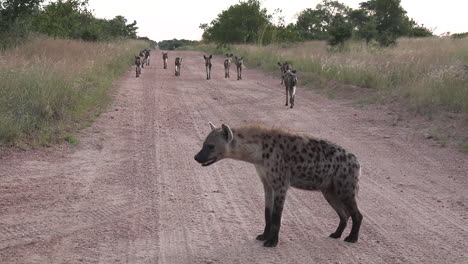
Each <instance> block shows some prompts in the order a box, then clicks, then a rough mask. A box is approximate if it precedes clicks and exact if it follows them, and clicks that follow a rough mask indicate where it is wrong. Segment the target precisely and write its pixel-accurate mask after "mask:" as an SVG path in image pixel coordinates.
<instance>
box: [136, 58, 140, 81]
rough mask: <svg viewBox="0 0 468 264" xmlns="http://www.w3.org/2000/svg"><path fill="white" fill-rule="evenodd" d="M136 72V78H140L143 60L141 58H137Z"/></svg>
mask: <svg viewBox="0 0 468 264" xmlns="http://www.w3.org/2000/svg"><path fill="white" fill-rule="evenodd" d="M135 72H136V77H137V78H138V77H140V74H141V58H140V56H135Z"/></svg>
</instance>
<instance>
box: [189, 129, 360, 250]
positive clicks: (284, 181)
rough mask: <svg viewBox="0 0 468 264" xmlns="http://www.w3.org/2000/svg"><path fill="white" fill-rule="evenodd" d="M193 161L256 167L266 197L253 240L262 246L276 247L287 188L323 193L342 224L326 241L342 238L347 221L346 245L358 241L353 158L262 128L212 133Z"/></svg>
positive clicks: (356, 169) (327, 146)
mask: <svg viewBox="0 0 468 264" xmlns="http://www.w3.org/2000/svg"><path fill="white" fill-rule="evenodd" d="M210 126H211V129H212V131H211V133H210V134H209V135H208V136H207V138H206V139H205V142H204V143H203V147H202V149H201V150H200V152H199V153H198V154H197V155H196V156H195V160H196V161H197V162H199V163H200V164H201V165H202V166H209V165H211V164H213V163H215V162H217V161H219V160H221V159H224V158H230V159H236V160H241V161H245V162H249V163H252V164H254V165H255V168H256V170H257V174H258V175H259V176H260V180H261V181H262V183H263V188H264V191H265V222H266V224H265V229H264V231H263V233H262V234H260V235H258V236H257V240H261V241H265V242H264V244H263V245H264V246H266V247H274V246H276V244H277V243H278V234H279V231H280V226H281V214H282V211H283V206H284V201H285V198H286V192H287V191H288V188H289V187H290V186H292V187H295V188H298V189H302V190H309V191H321V192H322V194H323V196H324V197H325V199H326V200H327V202H328V203H329V204H330V205H331V206H332V207H333V209H335V211H336V213H337V214H338V216H339V218H340V222H339V225H338V228H337V229H336V231H335V232H334V233H332V234H331V235H330V237H332V238H339V237H341V235H342V233H343V231H344V229H345V228H346V225H347V222H348V219H349V217H351V219H352V222H353V225H352V228H351V233H350V234H349V235H348V236H347V237H346V238H345V241H347V242H356V241H358V236H359V228H360V226H361V222H362V218H363V217H362V215H361V213H360V212H359V209H358V206H357V202H356V198H355V196H356V193H357V190H358V179H359V174H360V165H359V162H358V160H357V158H356V156H355V155H353V154H352V153H350V152H348V151H346V150H345V149H344V148H342V147H340V146H338V145H336V144H334V143H331V142H328V141H325V140H321V139H316V138H313V137H309V136H304V135H299V134H296V133H291V132H289V131H286V130H282V129H276V128H270V127H266V126H263V125H247V126H241V127H236V128H233V129H231V128H229V127H228V126H227V125H224V124H223V125H222V126H221V128H216V127H215V126H214V125H213V124H211V123H210Z"/></svg>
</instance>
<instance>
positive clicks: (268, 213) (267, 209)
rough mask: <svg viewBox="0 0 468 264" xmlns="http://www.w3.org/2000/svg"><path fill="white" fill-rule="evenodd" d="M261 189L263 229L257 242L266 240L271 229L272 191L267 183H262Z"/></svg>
mask: <svg viewBox="0 0 468 264" xmlns="http://www.w3.org/2000/svg"><path fill="white" fill-rule="evenodd" d="M263 189H264V191H265V229H264V230H263V234H260V235H258V236H257V240H261V241H264V240H267V238H268V236H269V234H270V228H271V214H272V209H273V189H272V188H271V186H270V185H269V184H267V183H265V182H264V183H263Z"/></svg>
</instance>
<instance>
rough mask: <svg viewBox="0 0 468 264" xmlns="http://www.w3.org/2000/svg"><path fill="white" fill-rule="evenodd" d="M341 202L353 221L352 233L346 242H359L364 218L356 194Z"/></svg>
mask: <svg viewBox="0 0 468 264" xmlns="http://www.w3.org/2000/svg"><path fill="white" fill-rule="evenodd" d="M341 201H342V202H343V204H344V205H345V207H346V210H347V211H348V212H349V214H350V215H351V219H352V220H353V225H352V227H351V233H349V236H347V237H346V238H345V241H346V242H351V243H355V242H357V241H358V238H359V229H360V228H361V222H362V218H363V217H362V214H361V212H359V209H358V206H357V203H356V198H355V197H354V193H353V194H352V196H351V197H347V199H342V200H341Z"/></svg>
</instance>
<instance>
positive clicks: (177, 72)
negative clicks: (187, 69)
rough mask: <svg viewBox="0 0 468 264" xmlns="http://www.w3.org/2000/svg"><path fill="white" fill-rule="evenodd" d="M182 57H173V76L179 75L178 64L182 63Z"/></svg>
mask: <svg viewBox="0 0 468 264" xmlns="http://www.w3.org/2000/svg"><path fill="white" fill-rule="evenodd" d="M182 60H183V59H182V58H179V57H177V58H175V76H180V66H181V65H182Z"/></svg>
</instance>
